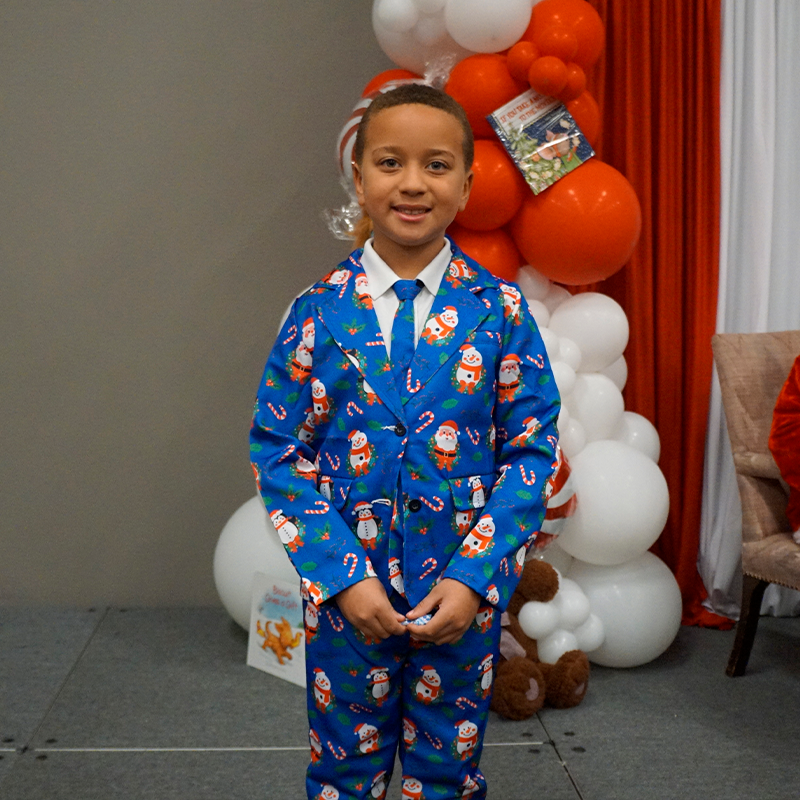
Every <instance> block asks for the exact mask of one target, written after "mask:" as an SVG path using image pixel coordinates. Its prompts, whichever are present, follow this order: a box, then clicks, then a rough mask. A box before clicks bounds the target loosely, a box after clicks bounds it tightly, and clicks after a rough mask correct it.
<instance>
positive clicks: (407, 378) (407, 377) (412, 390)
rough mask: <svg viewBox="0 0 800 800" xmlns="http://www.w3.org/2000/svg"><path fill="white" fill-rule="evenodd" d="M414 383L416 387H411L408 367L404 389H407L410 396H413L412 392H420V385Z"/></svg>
mask: <svg viewBox="0 0 800 800" xmlns="http://www.w3.org/2000/svg"><path fill="white" fill-rule="evenodd" d="M414 383H415V384H416V386H414V387H412V386H411V367H409V368H408V372H407V373H406V389H408V391H409V392H411V394H414V392H418V391H419V390H420V388H421V387H422V384H421V383H420V382H419V381H418V380H415V381H414Z"/></svg>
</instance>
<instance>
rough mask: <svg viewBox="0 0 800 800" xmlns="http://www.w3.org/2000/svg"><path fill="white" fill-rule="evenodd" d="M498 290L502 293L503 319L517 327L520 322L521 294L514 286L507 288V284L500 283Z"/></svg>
mask: <svg viewBox="0 0 800 800" xmlns="http://www.w3.org/2000/svg"><path fill="white" fill-rule="evenodd" d="M500 290H501V291H502V292H503V313H504V314H505V318H506V319H508V320H511V322H512V323H513V324H514V325H519V323H520V322H521V321H522V294H521V293H520V291H519V289H517V287H516V286H509V285H508V284H507V283H501V284H500Z"/></svg>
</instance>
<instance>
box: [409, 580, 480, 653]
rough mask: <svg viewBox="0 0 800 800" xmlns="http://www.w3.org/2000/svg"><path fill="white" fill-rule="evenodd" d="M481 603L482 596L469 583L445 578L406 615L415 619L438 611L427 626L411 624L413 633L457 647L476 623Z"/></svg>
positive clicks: (424, 640)
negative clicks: (466, 632)
mask: <svg viewBox="0 0 800 800" xmlns="http://www.w3.org/2000/svg"><path fill="white" fill-rule="evenodd" d="M480 604H481V596H480V595H479V594H478V593H477V592H475V591H473V590H472V589H470V588H469V586H467V585H466V584H465V583H461V581H456V580H453V579H452V578H445V579H444V580H442V581H439V583H437V584H436V586H434V587H433V589H431V591H430V593H429V594H428V596H427V597H426V598H425V599H424V600H422V602H420V603H419V604H418V605H417V606H416V607H415V608H412V609H411V611H409V612H408V614H407V615H406V616H407V618H408V619H411V620H414V619H417V618H418V617H421V616H422V615H423V614H430V613H432V612H434V611H435V612H436V613H435V614H434V615H433V619H432V620H431V621H430V622H428V623H427V624H426V625H419V626H417V625H409V632H410V633H411V635H412V636H413V637H414V638H415V639H420V640H421V641H423V642H433V643H434V644H455V643H456V642H457V641H458V640H459V639H460V638H461V637H462V636H463V635H464V633H465V631H466V630H467V628H469V626H470V625H471V624H472V620H474V619H475V615H476V614H477V613H478V608H479V606H480ZM437 607H438V611H437V610H436V609H437Z"/></svg>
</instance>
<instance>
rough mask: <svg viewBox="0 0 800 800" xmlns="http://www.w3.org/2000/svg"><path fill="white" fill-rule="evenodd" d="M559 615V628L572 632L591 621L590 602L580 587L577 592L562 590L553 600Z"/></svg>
mask: <svg viewBox="0 0 800 800" xmlns="http://www.w3.org/2000/svg"><path fill="white" fill-rule="evenodd" d="M553 602H554V603H555V605H556V608H557V609H558V613H559V623H558V625H559V627H560V628H564V630H567V631H571V630H573V629H575V628H577V627H578V625H582V624H583V623H584V622H586V620H587V619H589V613H590V612H591V609H590V608H589V600H588V598H587V597H586V595H585V594H584V593H583V590H582V589H581V588H580V587H577V591H575V590H572V591H567V590H564V589H561V590H560V591H559V593H558V594H557V595H556V596H555V598H553Z"/></svg>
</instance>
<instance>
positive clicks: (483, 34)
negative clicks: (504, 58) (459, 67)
mask: <svg viewBox="0 0 800 800" xmlns="http://www.w3.org/2000/svg"><path fill="white" fill-rule="evenodd" d="M444 19H445V23H446V25H447V30H448V31H449V32H450V35H451V36H452V37H453V39H455V40H456V42H458V44H460V45H461V46H462V47H465V48H467V50H474V51H476V52H478V53H497V52H499V51H500V50H505V49H506V48H507V47H511V45H512V44H514V43H515V42H517V41H518V40H519V38H520V36H522V34H523V33H525V29H526V28H527V27H528V23H529V22H530V21H531V0H492V2H491V3H487V2H486V0H447V5H446V6H445V9H444Z"/></svg>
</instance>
